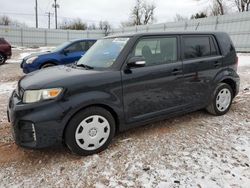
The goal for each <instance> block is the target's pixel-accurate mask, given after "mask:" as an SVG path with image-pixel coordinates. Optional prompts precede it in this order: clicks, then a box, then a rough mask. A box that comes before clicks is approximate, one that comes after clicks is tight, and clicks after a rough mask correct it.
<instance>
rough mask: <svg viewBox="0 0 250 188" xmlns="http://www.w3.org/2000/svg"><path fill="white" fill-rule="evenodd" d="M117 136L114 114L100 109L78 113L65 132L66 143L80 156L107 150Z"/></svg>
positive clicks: (94, 108)
mask: <svg viewBox="0 0 250 188" xmlns="http://www.w3.org/2000/svg"><path fill="white" fill-rule="evenodd" d="M114 134H115V120H114V118H113V116H112V114H111V113H110V112H109V111H107V110H105V109H104V108H100V107H90V108H86V109H85V110H82V111H80V112H78V113H77V114H76V115H75V116H74V117H73V118H72V119H71V121H70V122H69V124H68V126H67V128H66V130H65V143H66V145H67V146H68V148H69V149H70V150H71V151H72V152H73V153H76V154H78V155H91V154H95V153H99V152H101V151H103V150H104V149H106V148H107V147H108V145H109V144H110V142H111V140H112V138H113V137H114Z"/></svg>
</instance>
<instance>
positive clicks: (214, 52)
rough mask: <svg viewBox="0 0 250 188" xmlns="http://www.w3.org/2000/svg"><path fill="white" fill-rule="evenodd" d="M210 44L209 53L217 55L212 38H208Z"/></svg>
mask: <svg viewBox="0 0 250 188" xmlns="http://www.w3.org/2000/svg"><path fill="white" fill-rule="evenodd" d="M210 46H211V55H218V52H217V50H216V47H215V43H214V40H213V39H212V38H210Z"/></svg>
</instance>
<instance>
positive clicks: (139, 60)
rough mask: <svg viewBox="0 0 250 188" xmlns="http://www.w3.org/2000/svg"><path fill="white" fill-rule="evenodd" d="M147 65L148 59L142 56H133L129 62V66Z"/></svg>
mask: <svg viewBox="0 0 250 188" xmlns="http://www.w3.org/2000/svg"><path fill="white" fill-rule="evenodd" d="M145 65H146V60H145V58H144V57H142V56H135V57H131V58H130V59H129V60H128V62H127V66H128V67H144V66H145Z"/></svg>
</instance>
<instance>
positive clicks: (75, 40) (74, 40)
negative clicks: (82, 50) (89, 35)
mask: <svg viewBox="0 0 250 188" xmlns="http://www.w3.org/2000/svg"><path fill="white" fill-rule="evenodd" d="M96 40H97V39H73V40H70V42H77V41H96Z"/></svg>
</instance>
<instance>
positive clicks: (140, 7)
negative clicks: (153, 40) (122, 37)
mask: <svg viewBox="0 0 250 188" xmlns="http://www.w3.org/2000/svg"><path fill="white" fill-rule="evenodd" d="M155 8H156V6H155V4H154V3H147V2H146V1H145V0H136V3H135V6H134V7H133V9H132V11H131V13H130V17H131V19H130V20H129V21H127V22H122V23H121V25H122V26H134V25H147V24H149V23H152V22H154V20H155V18H154V11H155Z"/></svg>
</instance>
